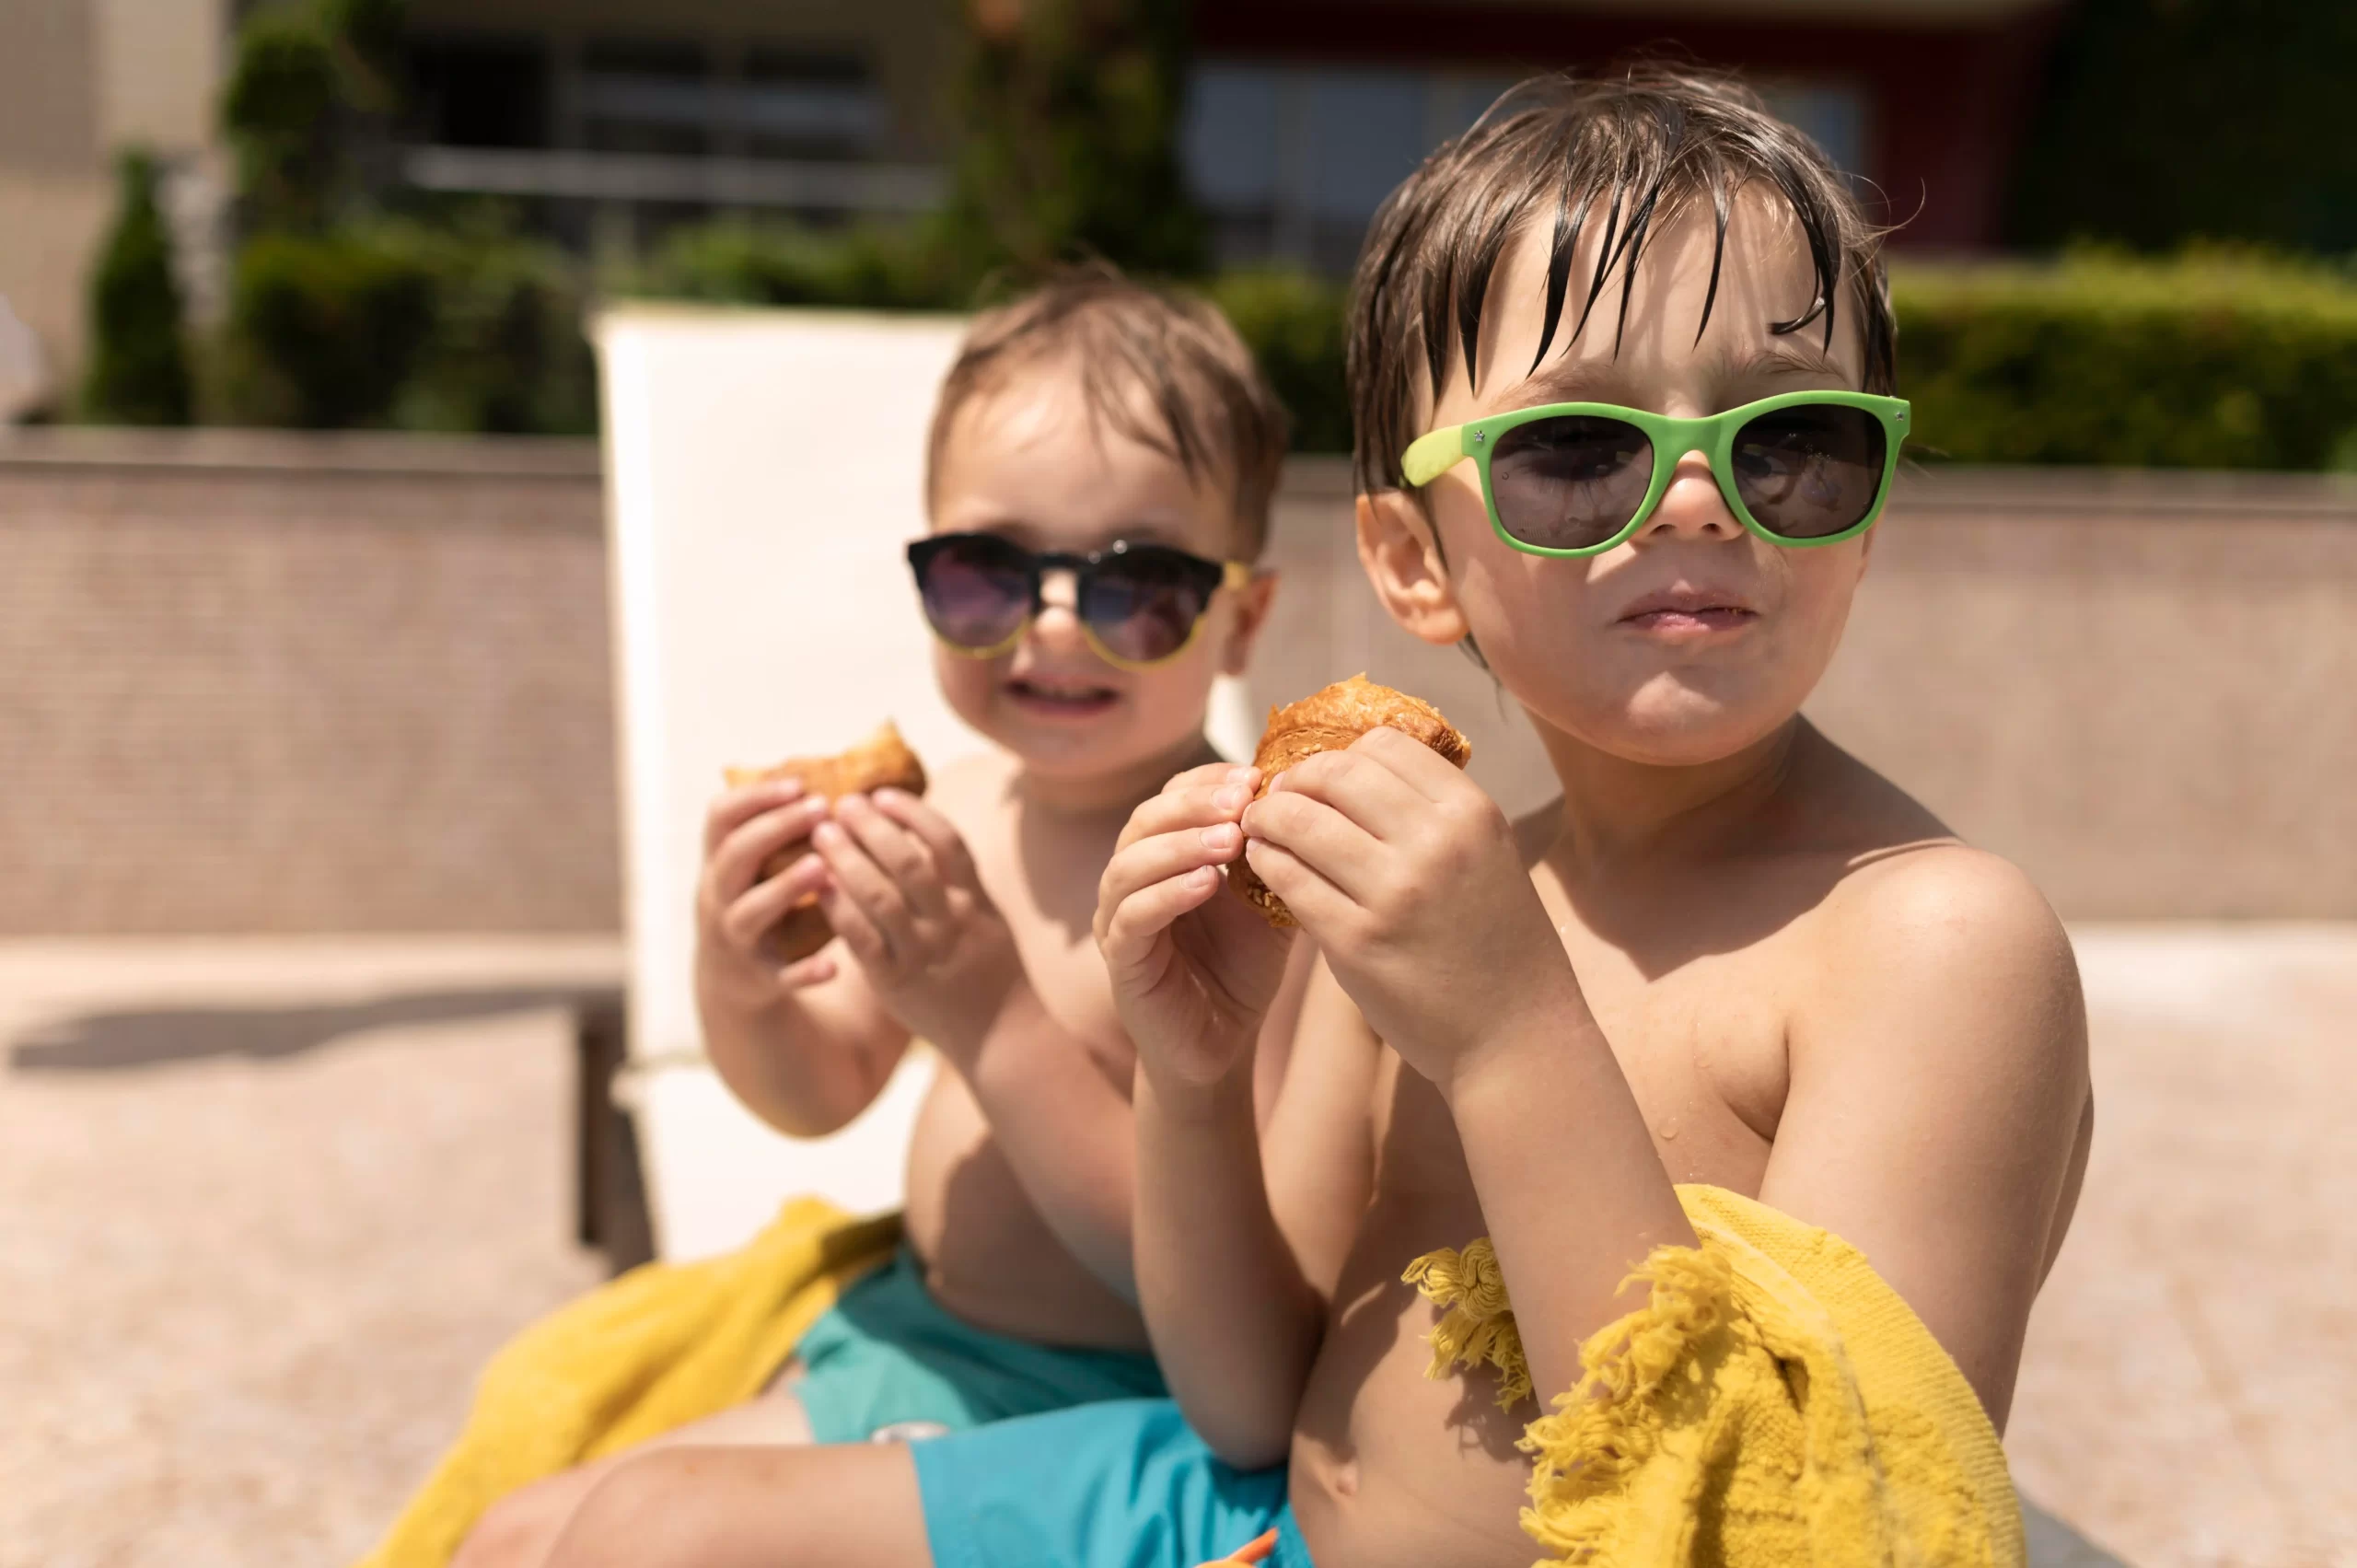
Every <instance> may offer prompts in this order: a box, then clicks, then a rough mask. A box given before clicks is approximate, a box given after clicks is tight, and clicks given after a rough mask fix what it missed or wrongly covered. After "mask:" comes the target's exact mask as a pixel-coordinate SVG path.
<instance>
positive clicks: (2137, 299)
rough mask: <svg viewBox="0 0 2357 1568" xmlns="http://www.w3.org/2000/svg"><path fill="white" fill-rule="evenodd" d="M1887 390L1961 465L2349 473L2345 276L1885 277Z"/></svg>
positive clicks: (2199, 262) (2049, 272) (2168, 266)
mask: <svg viewBox="0 0 2357 1568" xmlns="http://www.w3.org/2000/svg"><path fill="white" fill-rule="evenodd" d="M1892 293H1893V296H1894V297H1895V300H1896V302H1897V305H1898V323H1899V335H1898V367H1899V389H1900V391H1902V392H1903V393H1905V394H1906V395H1907V396H1908V397H1909V398H1910V399H1912V400H1913V401H1914V403H1915V410H1916V415H1915V428H1916V430H1917V431H1918V433H1919V435H1920V437H1921V440H1922V444H1923V446H1924V447H1927V448H1928V449H1930V451H1932V452H1933V453H1935V454H1937V455H1940V456H1943V457H1945V458H1947V459H1951V460H1954V461H1957V462H1973V463H2101V464H2114V465H2119V466H2125V467H2136V468H2217V469H2323V468H2330V467H2351V466H2357V280H2352V278H2351V276H2350V275H2349V274H2347V273H2342V272H2339V271H2336V270H2333V269H2329V268H2326V267H2323V266H2321V265H2316V264H2313V263H2298V262H2291V261H2280V260H2269V259H2266V258H2263V257H2258V256H2255V255H2247V254H2243V255H2237V254H2230V253H2219V252H2210V253H2196V254H2191V255H2188V256H2185V257H2181V258H2178V259H2177V260H2174V261H2136V260H2131V259H2127V258H2122V257H2118V256H2107V255H2098V254H2081V255H2076V256H2073V257H2070V258H2067V259H2065V260H2064V261H2061V262H2060V263H2056V264H2051V265H2035V266H2034V265H2026V264H2020V265H1974V266H1955V267H1933V266H1917V265H1902V266H1900V267H1898V268H1896V269H1894V272H1893V276H1892Z"/></svg>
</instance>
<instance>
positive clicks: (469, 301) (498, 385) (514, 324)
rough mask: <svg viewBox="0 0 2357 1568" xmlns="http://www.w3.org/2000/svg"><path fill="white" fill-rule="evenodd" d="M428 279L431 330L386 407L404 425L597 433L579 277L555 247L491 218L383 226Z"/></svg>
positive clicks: (593, 369) (506, 432)
mask: <svg viewBox="0 0 2357 1568" xmlns="http://www.w3.org/2000/svg"><path fill="white" fill-rule="evenodd" d="M388 242H389V243H390V244H391V245H393V246H394V247H395V248H397V249H405V250H408V251H409V252H410V253H411V254H412V255H414V256H415V257H416V258H417V259H418V260H419V261H421V262H422V263H423V264H424V269H425V271H426V273H427V274H428V275H429V276H431V277H432V279H433V280H434V324H433V330H432V332H431V333H430V335H429V336H428V338H427V340H426V343H425V347H424V352H423V354H421V355H420V357H419V359H418V362H417V366H416V369H415V372H414V374H413V375H412V377H411V378H410V379H409V381H408V382H407V384H405V385H404V386H403V387H402V388H401V392H400V395H399V397H398V398H397V399H396V401H395V402H394V404H393V409H392V423H393V424H396V425H398V426H400V427H401V428H402V429H405V430H444V431H454V432H481V433H484V434H490V435H502V436H577V435H587V434H589V433H591V432H593V431H595V430H596V429H597V428H598V372H597V364H596V361H595V358H594V356H593V355H592V354H590V351H589V340H588V338H587V337H586V335H585V334H584V332H583V331H582V316H583V312H584V310H585V308H586V301H585V298H584V293H583V288H582V283H581V279H580V276H579V274H578V273H577V271H576V269H575V267H574V265H573V263H572V262H571V261H569V260H568V259H567V258H566V257H565V256H564V255H563V253H562V252H560V251H558V250H554V249H552V248H551V247H549V246H545V245H540V244H537V243H534V242H532V241H530V240H527V239H523V238H518V237H517V236H516V235H514V234H513V233H511V232H509V231H508V230H506V229H505V228H504V227H502V226H498V225H496V224H494V223H481V224H475V225H470V226H467V227H464V228H461V229H459V230H458V231H456V232H449V231H442V230H425V229H405V228H394V229H391V230H390V231H389V235H388Z"/></svg>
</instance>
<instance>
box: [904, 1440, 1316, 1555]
mask: <svg viewBox="0 0 2357 1568" xmlns="http://www.w3.org/2000/svg"><path fill="white" fill-rule="evenodd" d="M909 1457H910V1458H911V1459H913V1460H914V1461H915V1462H916V1469H917V1493H918V1496H919V1498H920V1500H921V1501H922V1503H923V1508H924V1531H925V1539H926V1541H927V1543H928V1544H929V1545H930V1546H931V1547H932V1548H933V1562H934V1568H1198V1564H1202V1563H1206V1562H1213V1561H1215V1560H1217V1559H1219V1558H1223V1557H1226V1556H1228V1555H1230V1554H1232V1553H1233V1552H1235V1551H1237V1549H1238V1548H1239V1547H1243V1546H1246V1545H1248V1544H1249V1543H1250V1542H1252V1541H1253V1540H1255V1539H1259V1538H1260V1535H1261V1534H1263V1533H1264V1532H1266V1531H1268V1530H1275V1531H1276V1532H1277V1545H1276V1551H1275V1553H1274V1555H1272V1556H1271V1557H1270V1558H1269V1559H1268V1568H1311V1565H1310V1561H1309V1549H1308V1547H1306V1546H1305V1545H1304V1544H1303V1543H1302V1539H1301V1531H1300V1530H1299V1529H1298V1528H1296V1527H1295V1525H1294V1518H1293V1507H1292V1504H1289V1503H1288V1502H1287V1501H1286V1498H1285V1471H1284V1467H1283V1466H1282V1465H1280V1466H1278V1467H1277V1468H1276V1469H1267V1470H1234V1469H1228V1468H1227V1467H1226V1466H1225V1465H1224V1464H1222V1463H1220V1462H1219V1460H1218V1459H1217V1458H1214V1457H1213V1454H1212V1451H1211V1450H1210V1449H1209V1448H1206V1447H1204V1446H1203V1441H1202V1438H1200V1437H1197V1436H1196V1435H1195V1434H1194V1432H1193V1430H1192V1429H1191V1428H1190V1427H1189V1426H1188V1425H1187V1423H1186V1421H1185V1420H1184V1418H1182V1417H1181V1416H1180V1415H1179V1407H1178V1406H1177V1405H1175V1404H1173V1403H1172V1402H1171V1401H1170V1400H1120V1401H1118V1402H1115V1403H1111V1404H1097V1405H1086V1406H1083V1407H1082V1408H1080V1409H1078V1410H1067V1411H1053V1412H1051V1413H1050V1414H1047V1415H1035V1416H1027V1417H1025V1418H1024V1419H1023V1420H1021V1421H1007V1422H1001V1423H998V1424H997V1425H995V1426H984V1427H980V1428H977V1429H976V1430H974V1431H972V1432H961V1433H957V1434H953V1435H951V1436H947V1437H936V1438H934V1439H933V1440H932V1441H930V1442H925V1443H917V1444H913V1445H911V1446H910V1448H909Z"/></svg>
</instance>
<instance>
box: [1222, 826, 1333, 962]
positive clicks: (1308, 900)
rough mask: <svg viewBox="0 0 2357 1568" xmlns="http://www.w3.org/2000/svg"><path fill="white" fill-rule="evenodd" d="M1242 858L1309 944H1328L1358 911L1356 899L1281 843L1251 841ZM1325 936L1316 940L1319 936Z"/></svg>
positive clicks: (1262, 840)
mask: <svg viewBox="0 0 2357 1568" xmlns="http://www.w3.org/2000/svg"><path fill="white" fill-rule="evenodd" d="M1244 859H1245V861H1246V863H1247V864H1248V865H1250V866H1251V867H1252V871H1253V874H1254V875H1255V876H1257V877H1260V880H1261V881H1263V882H1266V883H1267V884H1268V885H1269V891H1271V892H1272V893H1274V894H1276V896H1277V897H1279V898H1281V899H1283V900H1284V901H1285V907H1286V908H1287V909H1289V910H1291V911H1293V913H1294V918H1295V919H1296V920H1298V921H1299V922H1301V925H1302V929H1303V930H1305V931H1306V932H1307V933H1308V934H1309V935H1310V939H1311V940H1313V941H1329V940H1332V939H1333V937H1334V935H1336V934H1337V933H1338V931H1339V930H1340V929H1341V927H1340V925H1339V922H1341V921H1343V920H1345V919H1347V918H1349V916H1351V915H1352V914H1353V913H1354V912H1356V911H1357V910H1358V908H1359V904H1358V900H1355V899H1353V898H1352V897H1351V896H1350V895H1349V894H1348V893H1346V892H1344V891H1343V890H1342V889H1340V888H1338V887H1336V886H1335V885H1334V884H1333V883H1332V882H1330V881H1329V880H1328V879H1327V878H1326V877H1324V876H1322V875H1320V874H1319V872H1318V869H1317V867H1315V866H1313V865H1310V864H1309V863H1308V862H1307V861H1305V860H1303V859H1302V858H1301V857H1300V856H1299V855H1297V854H1294V853H1293V851H1291V850H1289V849H1286V848H1285V847H1284V846H1283V845H1282V844H1276V843H1271V842H1269V841H1268V840H1266V839H1254V840H1253V841H1252V842H1249V843H1248V844H1246V845H1245V846H1244ZM1321 932H1323V933H1325V934H1326V935H1325V936H1324V937H1322V938H1321V937H1320V935H1319V933H1321Z"/></svg>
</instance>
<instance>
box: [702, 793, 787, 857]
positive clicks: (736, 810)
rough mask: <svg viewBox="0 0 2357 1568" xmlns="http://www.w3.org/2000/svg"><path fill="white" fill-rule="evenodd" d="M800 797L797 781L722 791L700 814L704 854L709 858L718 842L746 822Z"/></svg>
mask: <svg viewBox="0 0 2357 1568" xmlns="http://www.w3.org/2000/svg"><path fill="white" fill-rule="evenodd" d="M802 794H803V790H802V781H801V780H800V779H763V780H762V781H761V783H759V784H742V785H739V786H738V787H737V788H735V789H726V790H723V791H721V792H720V793H719V794H718V795H716V796H713V799H712V805H711V806H710V807H708V808H707V809H706V810H705V812H704V815H703V853H704V854H706V855H707V856H709V855H710V854H712V852H713V851H714V849H717V848H718V847H719V846H720V841H721V840H723V839H725V838H726V837H727V836H728V835H729V834H731V833H733V832H735V831H736V830H737V829H739V828H741V827H743V826H744V825H745V824H746V823H747V822H749V821H751V820H752V819H754V818H756V817H758V816H760V815H761V813H762V812H764V811H773V810H775V809H776V808H777V807H781V806H791V805H793V804H794V803H795V801H797V800H799V799H801V798H802Z"/></svg>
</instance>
